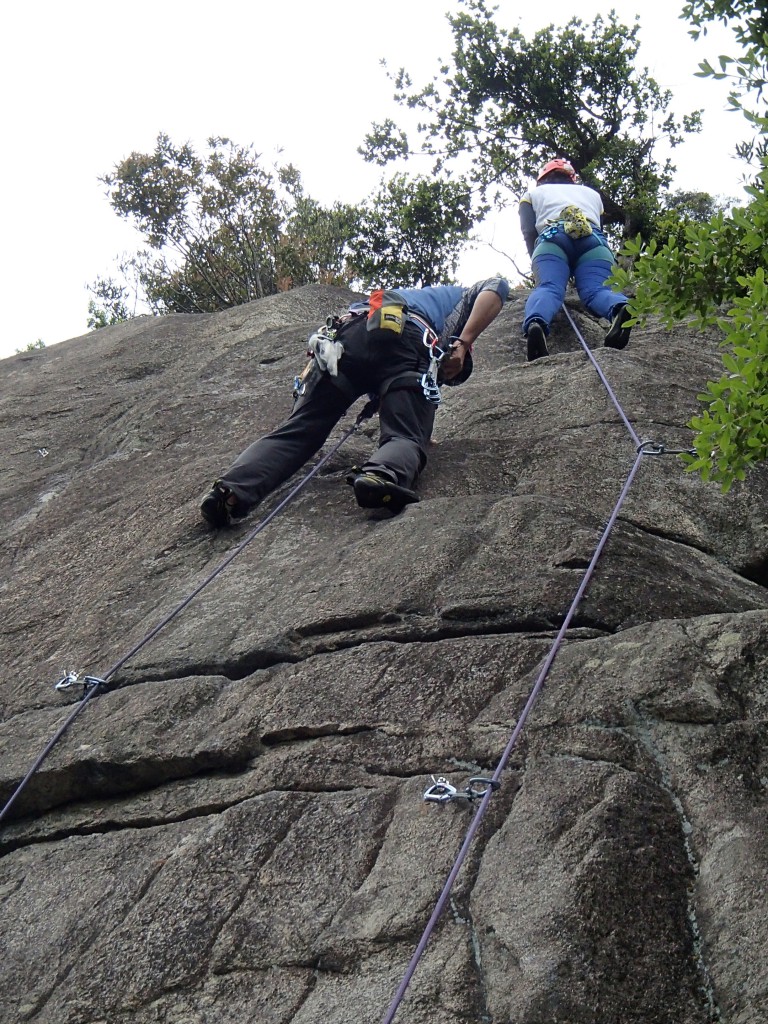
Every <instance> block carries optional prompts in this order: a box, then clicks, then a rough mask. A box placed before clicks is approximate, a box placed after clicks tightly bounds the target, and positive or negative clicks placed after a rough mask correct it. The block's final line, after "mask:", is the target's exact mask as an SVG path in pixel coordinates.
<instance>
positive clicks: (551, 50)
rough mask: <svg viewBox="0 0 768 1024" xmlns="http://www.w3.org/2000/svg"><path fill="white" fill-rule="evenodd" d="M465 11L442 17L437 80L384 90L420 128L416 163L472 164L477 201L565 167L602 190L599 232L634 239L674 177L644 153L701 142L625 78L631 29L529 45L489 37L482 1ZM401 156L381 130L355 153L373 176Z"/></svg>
mask: <svg viewBox="0 0 768 1024" xmlns="http://www.w3.org/2000/svg"><path fill="white" fill-rule="evenodd" d="M464 6H465V8H466V11H464V12H460V13H458V14H456V15H453V16H449V21H450V23H451V26H452V28H453V34H454V51H453V54H452V57H451V61H450V62H449V63H447V64H446V65H445V66H444V67H442V68H440V71H439V74H437V75H435V77H434V78H433V80H432V81H431V82H430V83H429V84H428V85H427V86H425V87H424V88H422V89H420V90H414V89H413V85H412V81H411V78H410V77H409V75H408V74H407V72H406V71H405V70H404V69H401V70H400V72H399V73H398V74H397V75H396V76H395V79H394V80H395V86H396V90H397V91H396V99H397V100H398V101H399V102H400V103H401V104H403V105H404V106H407V107H409V108H412V109H415V110H416V111H417V112H418V113H419V115H420V116H421V123H420V124H419V125H418V127H417V132H418V134H419V137H420V145H421V151H422V152H426V153H428V154H431V155H432V156H433V157H434V158H435V167H436V169H437V170H439V169H441V168H442V167H444V166H447V165H448V164H450V163H451V162H452V161H456V160H458V161H459V162H460V161H461V158H462V157H466V154H471V156H472V160H473V164H472V170H471V171H470V175H469V176H470V180H471V182H472V183H473V184H474V185H476V186H478V187H479V188H480V189H482V190H483V193H484V194H485V190H487V189H489V188H490V187H491V186H493V185H501V186H505V187H508V188H510V189H512V190H513V191H515V192H517V193H519V192H520V191H521V190H522V188H523V185H524V178H525V176H526V175H531V174H533V173H534V172H535V171H536V170H537V168H538V167H539V166H540V165H541V163H542V162H543V161H544V160H546V159H547V158H549V157H551V156H553V155H556V154H562V155H565V156H568V157H569V158H570V159H571V160H572V161H573V162H574V163H575V165H576V166H577V167H578V168H579V170H580V172H581V174H582V177H583V178H584V180H585V181H588V182H589V183H595V185H596V187H598V188H599V189H600V191H601V195H602V197H603V202H604V205H605V209H606V222H607V224H609V225H610V224H614V225H618V226H619V227H620V228H621V230H622V231H623V233H624V234H625V235H626V236H628V237H632V236H634V234H635V233H636V232H637V231H644V230H645V227H646V224H647V223H648V221H649V218H651V217H652V216H653V215H654V214H655V212H656V209H657V205H658V194H659V190H660V189H662V188H664V187H666V186H667V185H668V184H669V182H670V180H671V175H672V172H673V170H674V168H673V166H672V164H671V163H670V161H669V160H666V161H665V162H664V163H662V164H659V163H658V162H657V161H656V160H654V158H653V155H652V151H653V147H654V144H655V142H656V140H657V139H658V138H659V137H664V138H666V140H667V141H668V142H669V143H670V144H671V145H672V146H675V145H677V144H678V143H679V142H681V141H682V138H683V136H684V134H685V133H688V132H695V131H698V130H699V127H700V117H699V112H694V113H692V114H689V115H685V116H684V117H683V118H682V119H681V120H677V119H676V118H675V117H674V116H673V115H672V114H670V113H668V106H669V103H670V101H671V93H670V92H669V91H664V90H661V89H660V88H659V86H658V85H657V83H656V82H655V81H654V79H652V78H651V77H650V76H649V74H648V72H647V70H643V71H639V70H637V69H636V68H635V59H636V57H637V52H638V48H639V42H638V38H637V36H638V31H639V28H638V25H637V24H635V25H634V26H633V27H631V28H629V27H627V26H625V25H622V24H620V23H619V22H618V21H617V20H616V16H615V14H614V12H611V13H610V14H609V15H608V16H607V17H603V16H598V17H596V18H595V20H594V22H593V23H592V24H591V25H590V26H586V25H584V24H583V23H582V22H581V21H580V20H579V19H578V18H573V19H571V21H569V22H568V24H567V25H566V26H565V28H561V29H556V28H555V27H554V26H552V25H550V26H549V27H548V28H546V29H542V30H541V31H539V32H536V33H535V35H534V36H533V38H532V39H530V40H527V39H526V38H525V37H524V36H523V34H522V33H521V32H520V30H519V29H517V28H514V29H511V30H505V29H502V28H500V27H499V26H497V25H496V23H495V21H494V20H493V13H492V11H491V10H490V9H489V8H488V6H487V4H486V0H464ZM410 150H411V147H410V144H409V140H408V136H407V134H406V132H404V131H403V130H402V129H398V128H397V127H396V126H395V125H394V123H393V122H392V121H391V120H390V121H385V122H383V123H382V124H374V125H373V126H372V130H371V132H370V133H369V134H368V135H367V137H366V139H365V144H364V146H363V147H362V148H361V152H362V153H363V155H364V156H365V157H366V159H368V160H370V161H373V162H376V163H379V164H384V163H386V162H388V161H389V160H392V159H395V158H398V157H402V156H404V155H406V154H407V153H408V152H409V151H410Z"/></svg>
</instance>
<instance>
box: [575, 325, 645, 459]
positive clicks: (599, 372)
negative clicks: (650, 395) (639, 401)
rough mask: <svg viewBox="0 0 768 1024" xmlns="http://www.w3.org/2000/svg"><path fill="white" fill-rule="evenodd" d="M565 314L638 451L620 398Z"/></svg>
mask: <svg viewBox="0 0 768 1024" xmlns="http://www.w3.org/2000/svg"><path fill="white" fill-rule="evenodd" d="M563 312H564V313H565V315H566V317H567V318H568V323H569V324H570V325H571V327H572V328H573V331H574V334H575V335H576V337H577V338H578V339H579V344H580V345H581V347H582V348H583V349H584V351H585V352H586V353H587V357H588V359H589V361H590V362H591V363H592V365H593V366H594V368H595V369H596V370H597V375H598V377H599V378H600V380H601V381H602V382H603V385H604V386H605V390H606V391H607V392H608V396H609V398H610V399H611V401H612V402H613V404H614V406H615V407H616V411H617V412H618V414H619V416H621V418H622V419H623V420H624V426H625V427H626V428H627V430H628V431H629V433H630V435H631V437H632V440H633V441H634V442H635V448H636V449H637V448H639V447H640V445H641V443H642V442H641V441H640V438H639V437H638V436H637V434H636V433H635V430H634V427H633V426H632V424H631V423H630V422H629V420H628V419H627V416H626V413H625V412H624V410H623V409H622V407H621V404H620V402H619V400H618V398H617V397H616V395H615V394H614V393H613V388H612V387H611V385H610V384H609V383H608V378H607V377H606V376H605V374H604V373H603V371H602V369H601V367H600V364H599V363H598V361H597V360H596V359H595V357H594V355H593V354H592V349H591V348H590V347H589V345H588V344H587V343H586V341H584V338H583V336H582V333H581V331H580V330H579V328H578V327H577V326H576V321H575V320H574V319H573V317H572V316H571V314H570V311H569V310H568V309H567V308H566V307H565V306H563Z"/></svg>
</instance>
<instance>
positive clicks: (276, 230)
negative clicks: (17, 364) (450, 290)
mask: <svg viewBox="0 0 768 1024" xmlns="http://www.w3.org/2000/svg"><path fill="white" fill-rule="evenodd" d="M103 181H104V183H105V184H106V185H107V189H108V196H109V200H110V203H111V205H112V207H113V209H114V210H115V211H116V213H117V214H118V215H119V216H121V217H123V218H124V219H125V220H128V221H129V222H131V223H132V224H134V225H135V227H136V228H137V229H138V231H139V232H140V233H141V235H142V236H143V239H144V243H145V247H144V248H143V249H142V250H140V251H139V252H138V253H136V254H135V255H134V256H132V257H130V258H128V259H125V260H123V262H122V263H121V264H120V266H119V270H120V273H121V274H122V275H123V281H122V283H121V282H117V283H116V282H115V281H114V280H113V279H112V278H107V279H102V278H99V279H97V281H96V282H95V284H94V285H92V286H90V291H91V292H92V293H93V295H94V298H93V299H92V300H91V302H90V303H89V306H88V314H89V316H88V326H89V327H91V328H98V327H103V326H106V325H107V324H112V323H119V322H120V321H121V320H124V319H126V318H127V317H128V316H130V315H131V313H129V297H130V295H131V288H130V287H129V286H128V284H127V283H126V282H129V281H130V280H131V279H133V289H132V290H133V293H134V295H135V299H141V300H143V301H144V302H146V304H147V306H148V307H149V309H150V310H151V311H152V312H155V313H165V312H182V313H196V312H213V311H216V310H219V309H225V308H227V307H229V306H233V305H238V304H240V303H243V302H248V301H250V300H251V299H256V298H261V297H263V296H264V295H270V294H273V293H274V292H276V291H284V290H286V289H288V288H292V287H296V286H299V285H304V284H309V283H311V282H315V281H319V282H322V283H324V284H353V283H356V284H359V283H360V282H363V283H364V284H367V283H368V282H370V283H375V284H415V283H425V284H426V283H430V282H432V281H435V280H438V279H443V278H445V277H446V276H448V275H450V273H451V272H453V271H455V267H456V262H457V259H458V253H459V250H460V247H461V245H462V243H463V242H464V241H466V238H467V235H468V232H469V231H470V229H471V227H472V225H473V223H474V216H475V214H474V212H473V209H472V199H471V195H470V192H469V189H468V187H467V186H466V184H465V183H464V182H463V181H461V180H457V181H445V180H441V179H439V178H437V179H425V178H422V179H414V180H410V179H407V178H406V177H405V176H404V175H396V176H395V177H394V178H392V179H391V180H390V181H388V182H385V183H383V184H382V185H381V187H380V189H379V191H378V193H377V194H375V195H374V196H372V197H370V199H368V200H367V201H366V202H364V203H362V204H360V205H359V206H353V205H349V204H343V203H334V204H333V205H332V206H330V207H324V206H322V205H321V204H320V203H318V202H317V201H316V200H314V199H312V198H311V197H310V196H308V195H306V193H305V191H304V188H303V186H302V182H301V175H300V174H299V172H298V170H296V168H295V167H293V166H291V165H287V166H284V167H275V168H271V169H270V168H265V167H263V166H262V164H261V163H260V158H259V156H258V154H256V153H254V152H253V150H252V148H251V147H241V146H237V145H235V144H234V143H232V142H231V141H230V140H228V139H223V138H212V139H209V140H208V152H207V154H206V155H205V156H204V157H200V156H198V155H197V154H196V153H195V151H194V150H193V149H192V147H191V146H190V145H188V144H186V145H183V146H177V145H174V144H173V143H172V142H171V140H170V139H169V138H168V136H167V135H159V136H158V139H157V145H156V148H155V151H154V152H153V153H148V154H142V153H132V154H131V155H130V156H129V157H127V158H126V159H125V160H123V161H122V162H121V163H119V164H118V165H117V166H116V167H115V169H114V171H113V173H111V174H109V175H107V176H106V177H105V178H104V179H103ZM134 308H135V301H134Z"/></svg>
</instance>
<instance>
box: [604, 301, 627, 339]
mask: <svg viewBox="0 0 768 1024" xmlns="http://www.w3.org/2000/svg"><path fill="white" fill-rule="evenodd" d="M631 319H632V314H631V313H630V312H629V310H628V309H627V307H626V305H625V304H624V303H622V304H621V305H620V306H616V308H615V310H614V313H613V319H612V320H611V326H610V328H609V330H608V333H607V334H606V336H605V341H604V344H605V345H607V346H608V348H625V347H626V344H627V342H628V341H629V332H630V330H631V328H630V327H625V326H624V324H625V323H626V322H627V320H631Z"/></svg>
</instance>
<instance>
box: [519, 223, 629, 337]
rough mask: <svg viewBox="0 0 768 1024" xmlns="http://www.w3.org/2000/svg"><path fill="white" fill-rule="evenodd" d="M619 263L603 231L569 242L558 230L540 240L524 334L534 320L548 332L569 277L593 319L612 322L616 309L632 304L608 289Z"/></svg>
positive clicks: (526, 306) (561, 300) (541, 237)
mask: <svg viewBox="0 0 768 1024" xmlns="http://www.w3.org/2000/svg"><path fill="white" fill-rule="evenodd" d="M615 262H616V260H615V259H614V257H613V253H612V252H611V250H610V249H609V248H608V245H607V243H606V241H605V236H604V235H603V233H602V231H598V230H597V229H596V228H593V230H592V234H591V235H588V236H587V237H586V238H570V237H569V236H568V235H566V233H565V231H563V229H562V227H560V228H558V230H557V233H556V234H552V235H550V236H549V238H544V237H543V236H539V239H538V241H537V242H536V248H535V249H534V250H533V258H532V266H533V279H534V282H535V285H536V287H535V288H534V289H533V291H532V292H531V294H530V295H529V296H528V301H527V302H526V304H525V319H524V320H523V334H525V333H526V332H527V330H528V325H529V324H530V322H531V320H541V321H542V323H543V324H544V325H545V329H546V330H547V332H548V331H549V325H550V323H551V322H552V318H553V317H554V315H555V313H556V312H557V311H558V309H560V307H561V306H562V304H563V300H564V299H565V290H566V288H567V287H568V280H569V278H570V277H573V278H574V281H575V283H576V291H577V292H578V293H579V298H580V299H581V301H582V302H583V303H584V306H585V307H586V309H587V310H588V311H589V312H590V313H592V314H593V315H594V316H600V317H604V318H605V319H606V320H610V319H611V313H612V310H613V309H614V307H615V306H617V305H619V304H620V303H626V302H628V301H629V300H628V299H627V298H626V296H625V295H622V294H621V292H613V291H611V289H610V288H606V286H605V282H606V280H607V279H608V278H609V277H610V275H611V270H612V268H613V266H614V264H615Z"/></svg>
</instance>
